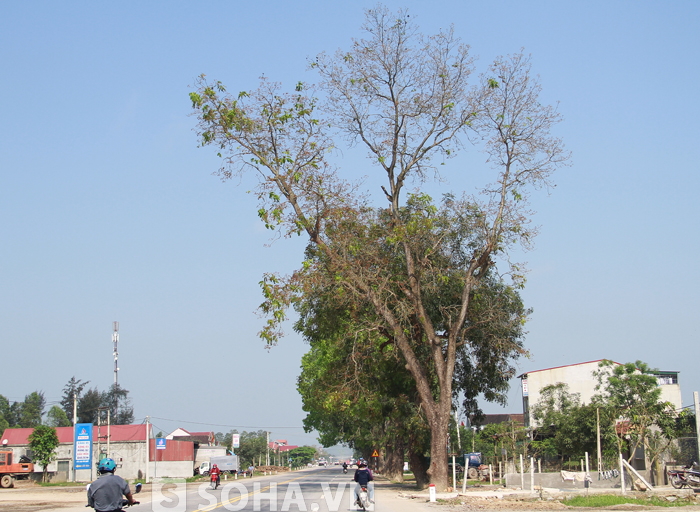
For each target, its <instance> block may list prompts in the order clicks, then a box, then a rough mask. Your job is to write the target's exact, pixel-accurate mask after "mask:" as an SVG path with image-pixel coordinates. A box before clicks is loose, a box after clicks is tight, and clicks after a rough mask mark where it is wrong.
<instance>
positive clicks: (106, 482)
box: [88, 458, 138, 512]
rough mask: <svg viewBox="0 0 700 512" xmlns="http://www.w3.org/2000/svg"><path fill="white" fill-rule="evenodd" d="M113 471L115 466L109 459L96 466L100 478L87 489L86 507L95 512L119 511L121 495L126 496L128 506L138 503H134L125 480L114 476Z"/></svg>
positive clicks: (121, 500) (121, 504)
mask: <svg viewBox="0 0 700 512" xmlns="http://www.w3.org/2000/svg"><path fill="white" fill-rule="evenodd" d="M115 469H117V465H116V464H115V463H114V460H112V459H110V458H106V459H102V460H101V461H100V463H99V464H98V466H97V472H98V473H99V474H100V476H99V477H98V478H97V480H95V481H94V482H92V483H91V484H90V487H89V488H88V506H90V507H92V508H94V509H95V510H96V511H97V512H112V511H115V510H121V508H122V506H123V503H122V502H123V498H122V495H124V496H126V499H127V501H128V502H129V505H136V504H138V501H134V497H133V496H132V495H131V489H129V484H128V483H127V482H126V480H124V479H123V478H122V477H120V476H117V475H115V474H114V470H115Z"/></svg>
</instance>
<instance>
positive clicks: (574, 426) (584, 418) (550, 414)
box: [530, 382, 612, 459]
mask: <svg viewBox="0 0 700 512" xmlns="http://www.w3.org/2000/svg"><path fill="white" fill-rule="evenodd" d="M596 408H597V406H596V405H591V404H588V405H582V404H581V399H580V395H579V394H578V393H570V392H569V386H568V384H565V383H562V382H558V383H556V384H552V385H549V386H545V387H544V388H542V389H541V390H540V400H539V401H538V402H537V404H535V405H533V407H532V408H531V412H530V413H531V415H532V418H533V419H534V420H535V422H536V424H537V425H538V427H537V430H536V434H537V435H536V439H535V440H534V441H533V442H532V448H533V449H534V450H535V452H536V453H543V454H546V455H550V456H552V455H556V456H560V457H562V458H564V457H572V456H573V457H576V458H577V459H578V458H580V457H581V456H583V454H584V453H585V452H589V453H591V454H594V453H596V451H597V441H596ZM610 432H612V430H611V428H610V426H609V425H602V429H601V434H602V436H603V439H602V440H603V441H605V440H606V439H608V438H609V433H610ZM603 446H604V448H605V447H606V446H607V445H606V444H604V445H603ZM604 451H605V450H604Z"/></svg>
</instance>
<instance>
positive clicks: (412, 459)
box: [408, 447, 430, 489]
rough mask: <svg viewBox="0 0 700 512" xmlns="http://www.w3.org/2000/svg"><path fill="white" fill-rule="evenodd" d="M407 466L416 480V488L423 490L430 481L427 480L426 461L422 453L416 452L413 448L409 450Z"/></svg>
mask: <svg viewBox="0 0 700 512" xmlns="http://www.w3.org/2000/svg"><path fill="white" fill-rule="evenodd" d="M408 464H409V466H410V467H409V469H410V470H411V472H413V476H414V477H415V479H416V487H418V489H425V488H426V487H427V486H428V483H429V482H430V479H429V478H428V459H426V457H425V456H424V455H423V451H422V450H420V451H419V450H416V449H415V448H414V447H411V448H409V450H408Z"/></svg>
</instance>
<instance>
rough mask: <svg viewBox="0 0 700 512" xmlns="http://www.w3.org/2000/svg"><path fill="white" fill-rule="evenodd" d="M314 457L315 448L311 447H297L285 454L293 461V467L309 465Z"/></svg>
mask: <svg viewBox="0 0 700 512" xmlns="http://www.w3.org/2000/svg"><path fill="white" fill-rule="evenodd" d="M315 455H316V448H314V447H313V446H299V447H297V448H294V449H293V450H289V451H288V452H287V456H288V457H291V458H292V459H293V461H294V465H295V466H301V465H306V464H309V463H310V462H311V461H313V460H314V456H315Z"/></svg>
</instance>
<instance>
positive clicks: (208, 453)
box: [190, 445, 226, 476]
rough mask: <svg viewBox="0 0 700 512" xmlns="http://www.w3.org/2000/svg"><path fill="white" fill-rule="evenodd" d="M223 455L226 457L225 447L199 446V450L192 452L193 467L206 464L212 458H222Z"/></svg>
mask: <svg viewBox="0 0 700 512" xmlns="http://www.w3.org/2000/svg"><path fill="white" fill-rule="evenodd" d="M224 455H226V447H224V446H209V445H199V448H197V449H196V450H195V451H194V465H195V466H199V465H200V464H201V463H202V462H208V461H209V459H211V458H212V457H223V456H224ZM190 476H191V475H190Z"/></svg>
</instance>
